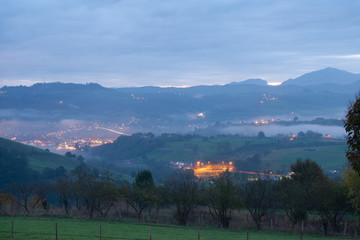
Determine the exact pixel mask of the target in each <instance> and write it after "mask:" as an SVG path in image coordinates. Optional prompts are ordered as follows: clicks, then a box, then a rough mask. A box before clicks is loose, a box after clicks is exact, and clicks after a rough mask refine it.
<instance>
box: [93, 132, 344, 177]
mask: <svg viewBox="0 0 360 240" xmlns="http://www.w3.org/2000/svg"><path fill="white" fill-rule="evenodd" d="M345 150H346V144H345V141H344V140H339V139H331V138H321V137H320V136H319V135H318V134H316V133H313V132H310V131H309V132H307V133H304V134H302V135H301V137H296V138H291V137H290V138H289V137H284V136H282V137H277V138H267V137H265V138H259V137H241V136H237V135H227V136H218V137H200V136H197V135H185V136H181V135H176V134H171V135H169V134H164V135H161V136H159V137H155V136H153V135H151V134H136V135H132V136H121V137H119V138H118V139H117V140H116V141H115V142H114V143H111V144H106V145H102V146H99V147H95V148H93V149H92V151H91V153H92V154H93V155H94V156H96V157H97V158H99V157H101V158H102V164H104V165H107V166H108V167H111V169H122V170H123V171H128V172H131V171H133V170H134V169H135V170H136V169H144V168H145V169H151V170H152V172H153V173H154V175H155V176H157V177H159V176H164V175H167V174H170V173H169V167H168V166H169V164H170V162H183V163H194V162H197V161H201V162H204V163H205V164H206V163H208V162H209V161H210V162H214V163H215V162H222V161H227V162H229V161H232V162H233V163H234V165H235V166H236V167H237V169H238V170H243V171H264V170H266V171H274V170H275V171H281V172H287V171H289V169H290V168H289V167H290V165H291V164H293V163H294V162H295V161H296V159H297V158H303V159H306V158H310V159H312V160H314V161H316V162H317V163H318V164H320V165H321V166H322V167H323V168H324V169H325V170H326V171H330V170H333V169H342V167H343V165H344V164H346V162H347V160H346V157H345Z"/></svg>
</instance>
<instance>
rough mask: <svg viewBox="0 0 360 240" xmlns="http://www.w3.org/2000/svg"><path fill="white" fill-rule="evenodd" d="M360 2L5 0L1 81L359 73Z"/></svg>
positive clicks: (130, 81)
mask: <svg viewBox="0 0 360 240" xmlns="http://www.w3.org/2000/svg"><path fill="white" fill-rule="evenodd" d="M359 12H360V1H343V0H339V1H333V0H326V1H325V0H324V1H321V0H317V1H314V0H309V1H306V0H301V1H300V0H299V1H288V0H284V1H269V0H262V1H261V0H260V1H257V0H249V1H240V0H237V1H235V0H217V1H215V0H176V1H172V0H122V1H120V0H119V1H117V0H69V1H67V0H1V8H0V87H1V86H3V85H20V84H22V85H29V84H32V83H34V82H43V81H45V82H53V81H62V82H76V83H87V82H98V83H99V84H101V85H103V86H109V87H110V86H111V87H123V86H144V85H156V86H183V85H199V84H223V83H228V82H232V81H242V80H245V79H248V78H257V77H259V78H263V79H265V80H267V81H270V82H279V81H284V80H286V79H288V78H294V77H297V76H299V75H301V74H304V73H306V72H309V71H314V70H318V69H322V68H326V67H329V66H330V67H336V68H340V69H343V70H346V71H350V72H354V73H360V70H359V66H360V14H359Z"/></svg>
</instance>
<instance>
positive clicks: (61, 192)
mask: <svg viewBox="0 0 360 240" xmlns="http://www.w3.org/2000/svg"><path fill="white" fill-rule="evenodd" d="M73 184H74V183H73V182H72V181H71V180H70V179H69V178H67V177H65V176H64V177H63V178H59V179H58V180H57V182H56V184H55V191H56V193H57V196H58V204H59V206H60V208H64V210H65V213H66V216H67V215H68V214H69V210H70V209H71V205H72V198H73V195H74V192H73V188H74V186H73Z"/></svg>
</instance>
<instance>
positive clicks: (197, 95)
mask: <svg viewBox="0 0 360 240" xmlns="http://www.w3.org/2000/svg"><path fill="white" fill-rule="evenodd" d="M358 80H360V76H359V74H353V73H349V72H346V71H342V70H338V69H334V68H326V69H323V70H319V71H315V72H312V73H308V74H305V75H302V76H300V77H298V78H295V79H290V80H288V81H286V82H285V83H283V84H281V85H279V86H268V85H267V84H266V81H264V80H262V79H249V80H246V81H243V82H235V83H230V84H226V85H213V86H193V87H188V88H175V87H169V88H161V87H151V86H148V87H129V88H107V87H102V86H100V85H98V84H94V83H92V84H74V83H39V84H35V85H33V86H31V87H25V86H19V87H3V88H1V89H0V120H1V119H6V120H12V119H24V120H31V121H33V120H42V121H57V120H62V119H77V120H90V121H112V122H117V123H120V124H123V125H124V126H127V127H129V128H131V129H133V128H137V129H139V131H155V130H154V129H160V128H165V129H170V128H171V127H174V126H175V127H174V129H179V128H181V129H183V128H184V126H191V127H200V128H201V127H204V126H205V127H206V126H208V125H209V124H213V123H214V122H216V121H234V122H236V121H244V120H245V121H247V120H254V119H262V118H264V117H266V118H270V119H271V118H274V119H276V118H277V117H278V116H288V117H287V119H289V118H293V117H294V114H292V115H291V116H289V114H290V113H295V114H297V115H298V116H300V117H301V116H309V117H325V116H326V117H330V118H339V117H343V114H344V111H345V109H346V106H347V104H348V102H349V101H350V100H351V99H353V98H354V95H355V94H356V93H357V92H358V90H359V89H360V81H358ZM176 127H177V128H176Z"/></svg>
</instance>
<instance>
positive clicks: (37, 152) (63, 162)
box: [0, 137, 79, 173]
mask: <svg viewBox="0 0 360 240" xmlns="http://www.w3.org/2000/svg"><path fill="white" fill-rule="evenodd" d="M0 149H2V150H5V151H9V152H11V151H17V152H20V153H21V154H22V155H23V156H25V157H26V158H27V159H28V160H29V165H30V167H31V168H32V169H33V170H36V171H38V172H40V173H41V172H42V171H43V170H44V168H46V167H48V168H53V169H55V168H57V167H59V166H63V167H64V168H65V169H66V170H67V171H70V170H73V169H74V168H75V167H76V166H78V165H79V161H77V160H75V159H70V158H67V157H65V156H61V155H59V154H55V153H52V152H49V151H46V150H43V149H40V148H36V147H33V146H29V145H25V144H22V143H18V142H15V141H11V140H8V139H5V138H1V137H0Z"/></svg>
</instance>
